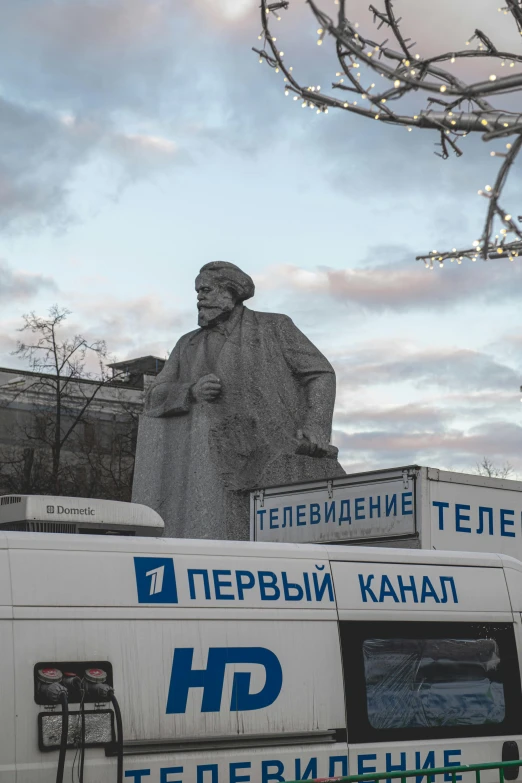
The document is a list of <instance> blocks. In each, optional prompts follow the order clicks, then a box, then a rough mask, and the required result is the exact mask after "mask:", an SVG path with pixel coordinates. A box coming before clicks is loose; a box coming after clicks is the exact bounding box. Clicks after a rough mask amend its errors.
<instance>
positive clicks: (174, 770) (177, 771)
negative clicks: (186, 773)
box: [160, 767, 183, 783]
mask: <svg viewBox="0 0 522 783" xmlns="http://www.w3.org/2000/svg"><path fill="white" fill-rule="evenodd" d="M182 772H183V767H161V769H160V783H181V781H180V779H179V778H178V779H177V780H173V779H172V778H168V777H167V775H181V774H182Z"/></svg>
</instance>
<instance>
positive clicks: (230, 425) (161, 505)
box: [132, 261, 344, 540]
mask: <svg viewBox="0 0 522 783" xmlns="http://www.w3.org/2000/svg"><path fill="white" fill-rule="evenodd" d="M254 290H255V289H254V283H253V281H252V279H251V278H250V277H249V276H248V275H247V274H245V273H244V272H243V271H242V270H241V269H239V267H237V266H235V265H234V264H230V263H227V262H224V261H214V262H212V263H210V264H205V266H203V267H202V269H201V271H200V274H199V275H198V277H197V279H196V291H197V296H198V323H199V326H200V328H199V329H196V330H195V331H193V332H189V333H188V334H186V335H184V336H183V337H182V338H181V339H180V340H179V341H178V343H177V344H176V346H175V348H174V350H173V351H172V353H171V355H170V358H169V360H168V361H167V363H166V365H165V367H164V369H163V370H162V372H161V373H160V374H159V375H158V376H157V378H156V379H155V380H154V382H153V383H152V384H151V385H150V387H149V388H148V390H147V394H146V400H145V408H144V413H143V415H142V416H141V418H140V425H139V433H138V446H137V453H136V469H135V476H134V485H133V495H132V499H133V501H134V502H136V503H144V504H145V505H148V506H151V507H152V508H154V509H155V510H156V511H157V512H158V513H159V514H160V515H161V516H162V517H163V519H164V521H165V535H167V536H175V537H180V538H228V539H236V540H237V539H248V537H249V491H251V490H252V489H254V488H256V487H265V486H270V485H274V484H287V483H291V482H295V481H306V480H312V479H320V478H332V477H334V476H339V475H344V471H343V469H342V468H341V466H340V465H339V463H338V462H337V449H335V448H334V447H333V446H331V445H330V436H331V429H332V414H333V407H334V401H335V374H334V371H333V369H332V367H331V365H330V364H329V362H328V361H327V360H326V359H325V357H324V356H323V355H322V354H321V353H320V352H319V351H318V350H317V348H316V347H315V346H314V345H313V344H312V343H311V342H310V340H308V338H307V337H305V336H304V334H302V332H300V331H299V329H297V327H296V326H294V324H293V322H292V321H291V320H290V318H288V317H287V316H286V315H278V314H275V313H258V312H255V311H253V310H248V309H247V308H246V307H245V306H244V305H243V302H244V301H245V300H246V299H249V298H250V297H252V296H253V295H254Z"/></svg>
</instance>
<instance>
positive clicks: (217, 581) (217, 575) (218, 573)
mask: <svg viewBox="0 0 522 783" xmlns="http://www.w3.org/2000/svg"><path fill="white" fill-rule="evenodd" d="M231 575H232V571H227V570H221V569H214V570H213V571H212V576H213V577H214V590H215V591H216V598H217V600H218V601H233V600H234V598H235V596H234V595H230V593H228V594H227V593H225V594H223V593H222V592H221V589H222V588H223V587H232V582H229V581H228V580H227V581H223V580H222V579H221V577H222V576H231Z"/></svg>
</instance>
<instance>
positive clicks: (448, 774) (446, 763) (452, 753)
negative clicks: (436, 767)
mask: <svg viewBox="0 0 522 783" xmlns="http://www.w3.org/2000/svg"><path fill="white" fill-rule="evenodd" d="M461 753H462V751H460V750H445V751H444V766H445V767H460V766H461V764H462V762H461V761H460V760H459V761H451V756H460V755H461ZM444 780H445V781H447V783H452V781H454V780H462V775H455V773H454V772H453V773H452V772H446V774H445V775H444Z"/></svg>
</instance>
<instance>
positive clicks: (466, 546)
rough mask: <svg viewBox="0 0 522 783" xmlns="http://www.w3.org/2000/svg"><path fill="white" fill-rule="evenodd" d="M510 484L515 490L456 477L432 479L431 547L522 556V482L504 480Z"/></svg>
mask: <svg viewBox="0 0 522 783" xmlns="http://www.w3.org/2000/svg"><path fill="white" fill-rule="evenodd" d="M455 475H457V476H458V475H459V474H455ZM460 475H462V477H463V478H468V477H467V476H465V475H464V474H460ZM474 478H475V479H476V478H480V477H474ZM484 481H487V479H485V480H484ZM510 483H512V484H513V485H514V489H508V488H507V487H506V486H504V487H497V486H490V485H486V486H479V485H478V482H476V481H475V482H473V483H470V482H465V483H464V482H462V483H457V482H456V479H455V478H454V477H453V481H451V482H450V481H442V480H441V481H432V480H430V481H429V497H430V501H429V507H430V522H429V524H430V528H431V546H432V547H433V548H434V549H446V550H465V551H469V550H473V551H478V552H499V553H501V554H507V555H511V556H513V557H517V558H518V559H522V491H520V489H519V486H522V484H521V482H516V481H513V482H508V481H506V482H504V484H506V485H509V484H510Z"/></svg>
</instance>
